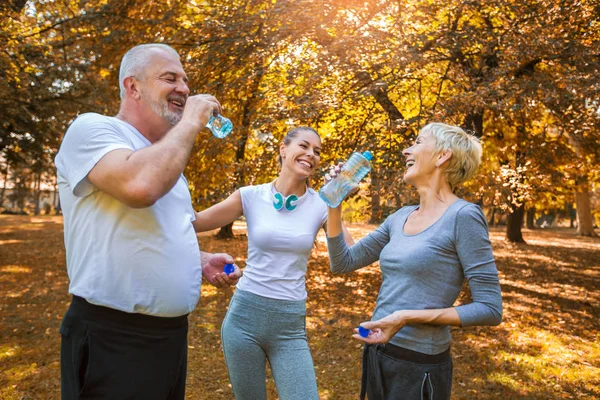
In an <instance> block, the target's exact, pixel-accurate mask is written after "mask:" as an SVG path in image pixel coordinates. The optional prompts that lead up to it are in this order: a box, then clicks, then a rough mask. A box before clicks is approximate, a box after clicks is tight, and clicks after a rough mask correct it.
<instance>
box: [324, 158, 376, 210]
mask: <svg viewBox="0 0 600 400" xmlns="http://www.w3.org/2000/svg"><path fill="white" fill-rule="evenodd" d="M372 159H373V155H372V154H371V152H369V151H365V152H364V153H362V154H360V153H353V154H352V155H351V156H350V158H349V159H348V161H346V163H345V164H344V166H343V167H342V170H341V171H340V173H339V174H338V175H337V176H336V177H335V178H334V179H332V180H331V181H329V182H327V184H326V185H324V186H323V187H322V188H321V190H319V196H321V198H322V199H323V201H324V202H325V203H326V204H327V205H328V206H329V207H331V208H336V207H337V206H339V205H340V203H341V202H342V200H344V198H345V197H346V196H347V195H348V193H349V192H350V191H351V190H352V189H353V188H355V187H356V186H357V185H358V183H359V182H360V181H361V180H362V178H364V177H365V176H366V175H367V174H368V173H369V171H370V170H371V160H372Z"/></svg>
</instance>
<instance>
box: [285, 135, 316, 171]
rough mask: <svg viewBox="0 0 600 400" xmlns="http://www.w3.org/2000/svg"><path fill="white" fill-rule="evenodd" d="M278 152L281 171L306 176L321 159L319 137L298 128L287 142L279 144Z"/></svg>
mask: <svg viewBox="0 0 600 400" xmlns="http://www.w3.org/2000/svg"><path fill="white" fill-rule="evenodd" d="M280 154H281V159H282V165H281V168H282V171H283V170H284V169H286V170H289V171H290V172H292V173H294V174H296V175H298V176H299V177H301V178H303V179H305V178H308V177H309V176H311V175H312V174H313V172H314V171H315V170H316V169H317V167H318V166H319V162H320V161H321V138H320V137H319V135H317V134H316V133H315V132H313V131H311V130H298V131H297V132H296V133H295V135H294V136H293V137H292V138H291V140H290V141H289V142H288V143H287V144H286V143H285V141H284V143H282V144H281V146H280Z"/></svg>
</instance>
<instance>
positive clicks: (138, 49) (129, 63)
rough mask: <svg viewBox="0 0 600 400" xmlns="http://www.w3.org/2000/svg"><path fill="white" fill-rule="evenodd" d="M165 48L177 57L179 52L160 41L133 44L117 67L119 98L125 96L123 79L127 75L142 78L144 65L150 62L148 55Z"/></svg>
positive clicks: (144, 69)
mask: <svg viewBox="0 0 600 400" xmlns="http://www.w3.org/2000/svg"><path fill="white" fill-rule="evenodd" d="M157 49H158V50H165V51H168V52H170V53H171V54H173V55H175V56H176V57H177V59H179V54H178V53H177V52H176V51H175V49H173V48H172V47H171V46H169V45H167V44H162V43H148V44H140V45H139V46H135V47H133V48H131V49H129V51H127V53H125V55H124V56H123V58H122V59H121V68H120V69H119V89H120V90H121V99H123V98H124V97H125V85H123V81H124V80H125V78H127V77H129V76H133V77H135V78H137V79H143V78H144V73H145V71H146V67H148V64H149V63H150V56H151V55H152V52H153V50H157Z"/></svg>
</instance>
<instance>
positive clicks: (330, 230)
mask: <svg viewBox="0 0 600 400" xmlns="http://www.w3.org/2000/svg"><path fill="white" fill-rule="evenodd" d="M341 207H342V206H339V207H338V208H335V209H331V208H328V209H327V222H326V224H325V226H324V227H323V229H325V233H326V234H327V236H328V237H335V236H337V235H339V234H340V233H342V232H343V233H344V241H345V242H346V244H347V245H348V247H350V246H352V245H353V244H354V243H355V242H354V239H353V238H352V235H351V234H350V232H349V231H348V229H347V228H346V225H344V223H343V222H342V212H341V209H342V208H341ZM335 213H338V214H339V215H336V214H335ZM332 215H333V218H334V221H333V222H332V223H331V224H330V222H329V221H330V219H331V218H332Z"/></svg>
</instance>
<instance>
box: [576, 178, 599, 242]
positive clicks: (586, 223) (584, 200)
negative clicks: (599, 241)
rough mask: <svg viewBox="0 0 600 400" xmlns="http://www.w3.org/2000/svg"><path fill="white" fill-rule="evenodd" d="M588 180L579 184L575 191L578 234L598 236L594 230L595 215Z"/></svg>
mask: <svg viewBox="0 0 600 400" xmlns="http://www.w3.org/2000/svg"><path fill="white" fill-rule="evenodd" d="M586 189H588V185H587V180H586V182H585V183H582V184H579V185H577V189H576V191H575V207H576V211H577V234H578V235H579V236H594V237H595V236H598V235H597V234H596V232H594V217H593V216H592V209H591V206H590V192H589V191H588V190H586Z"/></svg>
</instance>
